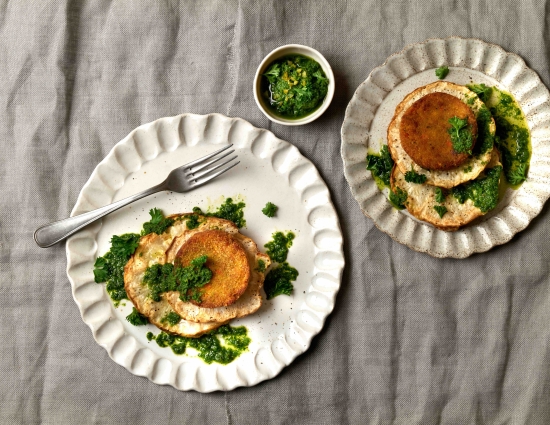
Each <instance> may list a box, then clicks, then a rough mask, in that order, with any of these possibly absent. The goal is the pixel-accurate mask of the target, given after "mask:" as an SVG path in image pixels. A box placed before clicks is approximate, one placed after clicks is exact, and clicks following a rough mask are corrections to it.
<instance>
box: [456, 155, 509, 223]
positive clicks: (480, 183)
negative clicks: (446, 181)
mask: <svg viewBox="0 0 550 425" xmlns="http://www.w3.org/2000/svg"><path fill="white" fill-rule="evenodd" d="M501 171H502V167H501V166H500V165H498V166H496V167H493V168H491V169H489V170H486V171H485V176H484V177H481V178H478V179H476V180H472V181H470V182H468V183H464V184H461V185H458V186H456V187H453V188H452V189H451V193H452V194H453V196H454V197H455V198H456V200H457V201H458V202H459V203H461V204H463V203H464V202H466V200H468V199H471V200H472V202H473V203H474V205H475V206H476V207H477V208H479V209H480V210H481V211H482V212H483V213H486V212H487V211H490V210H492V209H493V208H495V207H496V206H497V204H498V199H499V187H498V186H499V179H500V173H501Z"/></svg>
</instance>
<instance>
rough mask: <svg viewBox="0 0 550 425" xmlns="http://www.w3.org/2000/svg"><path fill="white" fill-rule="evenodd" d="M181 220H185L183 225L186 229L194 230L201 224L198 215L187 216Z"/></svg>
mask: <svg viewBox="0 0 550 425" xmlns="http://www.w3.org/2000/svg"><path fill="white" fill-rule="evenodd" d="M183 218H184V219H185V225H186V226H187V228H188V229H196V228H197V227H199V226H200V224H201V222H200V220H199V215H198V214H189V215H186V216H184V217H183Z"/></svg>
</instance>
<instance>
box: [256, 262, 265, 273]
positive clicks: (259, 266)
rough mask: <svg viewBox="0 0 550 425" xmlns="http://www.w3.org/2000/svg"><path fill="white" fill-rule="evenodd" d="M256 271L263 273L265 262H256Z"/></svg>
mask: <svg viewBox="0 0 550 425" xmlns="http://www.w3.org/2000/svg"><path fill="white" fill-rule="evenodd" d="M256 270H257V271H259V272H260V273H263V272H265V261H264V260H258V267H256Z"/></svg>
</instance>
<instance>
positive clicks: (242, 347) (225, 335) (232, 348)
mask: <svg viewBox="0 0 550 425" xmlns="http://www.w3.org/2000/svg"><path fill="white" fill-rule="evenodd" d="M146 336H147V339H148V340H149V341H153V340H155V341H156V343H157V345H158V346H159V347H170V348H171V349H172V351H173V352H174V354H178V355H181V354H185V352H186V349H187V347H190V348H194V349H195V350H197V351H198V352H199V357H200V358H201V359H202V360H204V361H205V362H206V363H208V364H211V363H213V362H216V363H221V364H228V363H231V362H232V361H233V360H235V359H236V358H237V357H239V356H240V355H241V354H242V353H243V352H245V351H246V350H247V349H248V346H249V345H250V338H249V337H248V334H247V330H246V328H245V327H244V326H237V327H233V326H230V325H223V326H220V327H219V328H218V329H215V330H213V331H211V332H209V333H207V334H205V335H203V336H201V337H199V338H186V337H182V336H178V335H170V334H167V333H166V332H161V333H159V334H158V335H156V336H155V335H154V334H153V333H152V332H148V333H147V335H146Z"/></svg>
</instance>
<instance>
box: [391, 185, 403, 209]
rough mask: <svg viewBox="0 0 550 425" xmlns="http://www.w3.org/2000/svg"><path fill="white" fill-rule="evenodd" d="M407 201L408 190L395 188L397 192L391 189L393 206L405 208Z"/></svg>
mask: <svg viewBox="0 0 550 425" xmlns="http://www.w3.org/2000/svg"><path fill="white" fill-rule="evenodd" d="M406 201H407V192H405V191H404V190H403V189H401V188H400V187H397V188H396V189H395V192H394V191H392V190H390V202H391V203H392V204H393V206H394V207H395V208H397V209H399V210H402V209H403V208H405V202H406Z"/></svg>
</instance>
